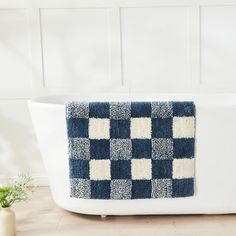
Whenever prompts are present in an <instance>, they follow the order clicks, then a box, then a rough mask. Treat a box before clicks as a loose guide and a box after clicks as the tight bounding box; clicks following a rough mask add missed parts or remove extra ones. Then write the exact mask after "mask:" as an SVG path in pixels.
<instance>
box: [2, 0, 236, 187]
mask: <svg viewBox="0 0 236 236" xmlns="http://www.w3.org/2000/svg"><path fill="white" fill-rule="evenodd" d="M235 28H236V1H235V0H231V1H230V0H100V1H98V0H78V1H74V0H51V1H48V0H31V1H27V0H0V65H1V67H0V68H1V69H0V156H1V158H0V166H1V173H0V179H2V178H11V177H14V176H15V175H16V174H17V173H18V172H19V171H31V172H32V175H33V176H34V177H35V178H36V179H37V181H38V183H39V184H40V183H41V184H43V183H45V182H46V175H45V171H44V168H43V165H42V162H41V159H40V152H39V148H38V145H37V141H36V138H35V135H34V131H33V128H32V125H31V120H30V116H29V112H28V109H27V99H29V98H32V97H36V96H44V95H53V94H61V93H75V94H76V93H80V94H81V93H102V92H108V91H109V92H114V93H116V92H127V93H138V92H147V91H148V92H156V93H185V92H191V93H233V92H236V79H235V78H236V69H235V68H236V44H235V41H236V31H235Z"/></svg>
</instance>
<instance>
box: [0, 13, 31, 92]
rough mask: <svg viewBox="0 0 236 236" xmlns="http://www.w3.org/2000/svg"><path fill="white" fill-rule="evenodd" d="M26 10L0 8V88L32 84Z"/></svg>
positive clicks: (27, 86)
mask: <svg viewBox="0 0 236 236" xmlns="http://www.w3.org/2000/svg"><path fill="white" fill-rule="evenodd" d="M31 78H32V69H31V59H30V37H29V20H28V11H27V10H23V9H11V10H7V9H0V88H30V87H31V86H32V80H31Z"/></svg>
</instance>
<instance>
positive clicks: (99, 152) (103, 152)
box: [90, 139, 110, 159]
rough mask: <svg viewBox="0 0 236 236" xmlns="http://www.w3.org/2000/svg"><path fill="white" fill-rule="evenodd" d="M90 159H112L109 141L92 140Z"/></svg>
mask: <svg viewBox="0 0 236 236" xmlns="http://www.w3.org/2000/svg"><path fill="white" fill-rule="evenodd" d="M90 158H91V159H110V142H109V140H94V139H90Z"/></svg>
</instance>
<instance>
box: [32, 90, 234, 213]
mask: <svg viewBox="0 0 236 236" xmlns="http://www.w3.org/2000/svg"><path fill="white" fill-rule="evenodd" d="M70 100H78V101H79V100H83V101H85V100H87V101H94V100H107V101H111V100H113V101H115V100H120V101H122V100H143V101H148V100H149V101H150V100H156V101H164V100H170V101H171V100H192V101H194V102H195V104H196V155H195V156H196V176H195V195H194V196H193V197H187V198H175V199H150V200H149V199H142V200H90V199H89V200H88V199H87V200H83V199H75V198H70V193H69V189H70V188H69V173H68V171H69V168H68V155H67V135H66V120H65V102H66V101H70ZM29 108H30V112H31V116H32V120H33V124H34V127H35V132H36V135H37V138H38V141H39V145H40V149H41V153H42V158H43V161H44V164H45V167H46V170H47V174H48V178H49V181H50V186H51V190H52V194H53V198H54V200H55V202H56V203H57V204H58V205H59V206H61V207H62V208H64V209H67V210H69V211H73V212H79V213H85V214H98V215H135V214H202V213H203V214H215V213H217V214H218V213H236V95H233V94H218V95H217V94H213V95H189V94H188V95H187V94H185V95H183V94H178V95H177V94H176V95H175V94H171V95H170V94H169V95H168V94H165V95H155V94H152V95H147V94H146V95H145V94H136V95H131V94H129V95H127V94H116V95H114V94H106V95H101V94H100V95H98V94H97V95H93V96H89V95H80V96H76V97H75V96H53V97H42V98H36V99H33V100H30V101H29Z"/></svg>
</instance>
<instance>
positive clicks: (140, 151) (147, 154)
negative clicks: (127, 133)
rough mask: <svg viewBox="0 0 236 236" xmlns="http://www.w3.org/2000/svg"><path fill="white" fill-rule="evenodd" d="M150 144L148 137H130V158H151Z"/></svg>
mask: <svg viewBox="0 0 236 236" xmlns="http://www.w3.org/2000/svg"><path fill="white" fill-rule="evenodd" d="M151 156H152V144H151V140H150V139H132V158H151Z"/></svg>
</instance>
